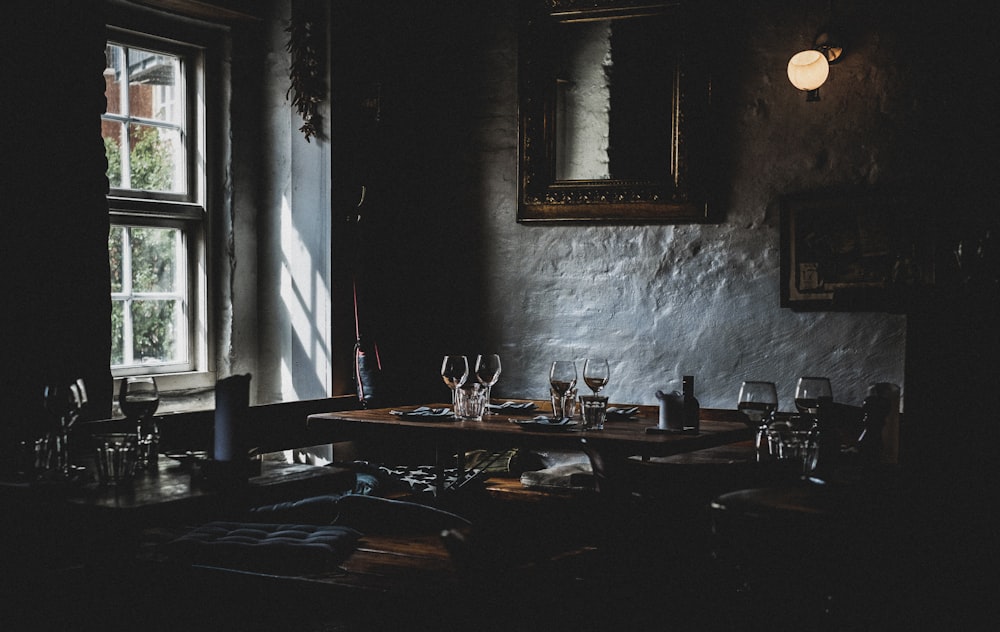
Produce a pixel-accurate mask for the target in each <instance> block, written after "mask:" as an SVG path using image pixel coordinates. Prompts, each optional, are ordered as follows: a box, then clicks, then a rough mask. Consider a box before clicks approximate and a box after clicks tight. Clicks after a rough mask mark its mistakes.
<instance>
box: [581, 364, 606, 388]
mask: <svg viewBox="0 0 1000 632" xmlns="http://www.w3.org/2000/svg"><path fill="white" fill-rule="evenodd" d="M610 377H611V367H610V366H609V365H608V361H607V360H606V359H605V358H587V360H586V361H585V362H584V363H583V381H584V382H586V384H587V386H589V387H590V390H591V391H593V392H594V395H597V394H598V393H600V392H601V389H602V388H604V387H605V386H607V384H608V379H609V378H610Z"/></svg>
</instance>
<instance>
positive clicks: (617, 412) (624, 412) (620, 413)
mask: <svg viewBox="0 0 1000 632" xmlns="http://www.w3.org/2000/svg"><path fill="white" fill-rule="evenodd" d="M638 412H639V407H638V406H632V407H631V408H613V407H612V408H609V409H608V410H607V416H608V417H609V418H614V419H624V420H628V419H635V415H636V413H638Z"/></svg>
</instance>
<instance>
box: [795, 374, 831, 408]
mask: <svg viewBox="0 0 1000 632" xmlns="http://www.w3.org/2000/svg"><path fill="white" fill-rule="evenodd" d="M832 402H833V389H831V388H830V380H829V379H827V378H825V377H800V378H799V381H798V383H797V384H796V385H795V407H796V408H798V410H799V412H800V413H802V414H804V415H809V416H811V417H816V416H817V415H819V409H820V407H821V406H823V405H824V404H826V405H828V404H831V403H832Z"/></svg>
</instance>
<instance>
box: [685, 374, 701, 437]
mask: <svg viewBox="0 0 1000 632" xmlns="http://www.w3.org/2000/svg"><path fill="white" fill-rule="evenodd" d="M682 384H683V385H682V387H681V388H682V390H681V393H682V394H683V396H684V429H685V430H692V429H693V430H694V431H695V432H697V431H698V428H699V425H700V424H699V417H700V414H701V405H700V404H699V403H698V398H697V397H695V396H694V376H693V375H685V376H684V379H683V382H682Z"/></svg>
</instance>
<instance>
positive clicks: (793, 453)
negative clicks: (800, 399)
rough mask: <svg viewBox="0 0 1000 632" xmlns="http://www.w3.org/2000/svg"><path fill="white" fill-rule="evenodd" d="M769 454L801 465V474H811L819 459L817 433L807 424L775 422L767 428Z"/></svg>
mask: <svg viewBox="0 0 1000 632" xmlns="http://www.w3.org/2000/svg"><path fill="white" fill-rule="evenodd" d="M767 438H768V442H769V444H770V446H771V454H774V455H777V457H778V458H779V459H782V460H788V461H792V462H795V463H796V464H801V468H802V469H801V471H802V473H803V474H808V473H809V472H812V471H813V469H815V467H816V459H817V458H818V457H819V433H818V431H816V430H815V429H814V428H812V427H811V426H810V425H808V424H805V425H803V424H797V423H794V422H789V421H775V422H773V423H772V424H771V425H769V426H768V428H767Z"/></svg>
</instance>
